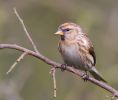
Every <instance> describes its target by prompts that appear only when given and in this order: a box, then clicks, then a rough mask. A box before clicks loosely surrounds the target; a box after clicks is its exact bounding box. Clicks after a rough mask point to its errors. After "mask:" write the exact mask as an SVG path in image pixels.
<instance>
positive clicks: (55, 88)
mask: <svg viewBox="0 0 118 100" xmlns="http://www.w3.org/2000/svg"><path fill="white" fill-rule="evenodd" d="M55 73H56V68H55V67H53V66H52V68H51V69H50V74H51V75H52V79H53V85H54V94H53V97H55V98H56V96H57V87H56V78H55Z"/></svg>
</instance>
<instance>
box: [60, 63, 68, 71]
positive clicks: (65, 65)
mask: <svg viewBox="0 0 118 100" xmlns="http://www.w3.org/2000/svg"><path fill="white" fill-rule="evenodd" d="M66 67H67V64H62V65H61V71H62V72H63V71H65V70H66Z"/></svg>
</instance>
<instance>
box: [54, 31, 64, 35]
mask: <svg viewBox="0 0 118 100" xmlns="http://www.w3.org/2000/svg"><path fill="white" fill-rule="evenodd" d="M54 34H57V35H64V33H63V32H62V31H57V32H56V33H54Z"/></svg>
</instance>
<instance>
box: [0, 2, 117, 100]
mask: <svg viewBox="0 0 118 100" xmlns="http://www.w3.org/2000/svg"><path fill="white" fill-rule="evenodd" d="M13 7H16V8H17V10H18V12H19V14H20V16H21V17H22V18H23V20H24V23H25V24H26V27H27V29H28V31H29V33H30V35H31V36H32V38H33V40H34V42H35V43H36V45H37V47H38V48H39V50H40V52H41V53H43V54H44V55H45V56H47V57H49V58H51V59H53V60H54V61H57V62H60V63H63V62H62V60H61V57H60V55H59V53H58V51H57V42H58V39H59V37H57V36H55V35H54V34H53V33H55V32H56V30H57V27H58V26H59V25H60V24H62V23H64V22H67V21H69V22H71V21H72V22H75V23H78V24H79V25H80V26H81V27H82V28H83V30H84V31H85V32H87V33H88V34H89V36H90V38H91V40H92V41H93V44H94V47H95V51H96V55H97V65H96V67H97V69H98V70H99V71H100V72H101V73H102V74H103V76H104V77H105V79H106V80H107V81H108V82H109V84H110V85H112V86H113V87H114V88H116V89H117V88H118V84H117V83H118V80H117V78H116V76H117V75H118V72H117V70H118V33H117V32H118V0H23V1H21V0H1V1H0V43H15V44H19V45H21V46H24V47H27V48H30V49H32V46H31V45H30V43H29V41H28V39H27V37H26V35H25V34H24V31H23V29H22V27H21V25H20V23H19V21H18V19H17V18H16V16H15V15H14V13H13ZM19 55H20V52H17V51H15V50H1V51H0V66H1V67H0V100H47V99H48V100H49V99H52V98H53V82H52V78H51V77H50V75H49V70H50V66H49V65H47V64H45V63H43V62H42V61H39V60H37V59H36V58H33V57H30V56H27V57H26V58H25V59H24V60H23V61H22V62H20V63H19V64H18V65H17V67H16V68H15V69H14V70H13V71H12V72H11V73H10V74H9V75H6V74H5V73H6V71H7V70H8V69H9V67H10V66H11V65H12V63H13V62H14V61H15V60H16V58H17V57H18V56H19ZM56 78H57V98H56V100H105V99H110V98H106V96H110V94H109V93H107V92H106V91H105V90H103V89H101V88H99V87H97V86H95V85H93V84H91V83H89V82H83V80H81V79H79V78H78V77H76V76H75V75H72V74H71V73H68V72H64V73H63V72H61V71H60V70H57V74H56Z"/></svg>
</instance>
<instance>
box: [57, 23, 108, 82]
mask: <svg viewBox="0 0 118 100" xmlns="http://www.w3.org/2000/svg"><path fill="white" fill-rule="evenodd" d="M55 34H57V35H60V37H61V39H60V41H59V45H58V49H59V52H60V53H61V55H62V58H63V60H64V62H65V64H67V65H68V66H72V67H75V68H77V69H80V70H84V71H85V72H87V71H89V72H90V73H91V74H92V76H93V77H94V78H95V79H97V80H99V81H103V82H106V81H105V80H104V79H103V78H102V75H101V74H100V73H99V72H98V71H97V70H96V68H95V64H96V55H95V52H94V48H93V45H92V43H91V41H90V39H89V38H88V36H87V34H86V33H84V32H83V31H82V29H81V28H80V26H79V25H77V24H75V23H70V22H69V23H64V24H62V25H60V26H59V28H58V31H57V32H56V33H55Z"/></svg>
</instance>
